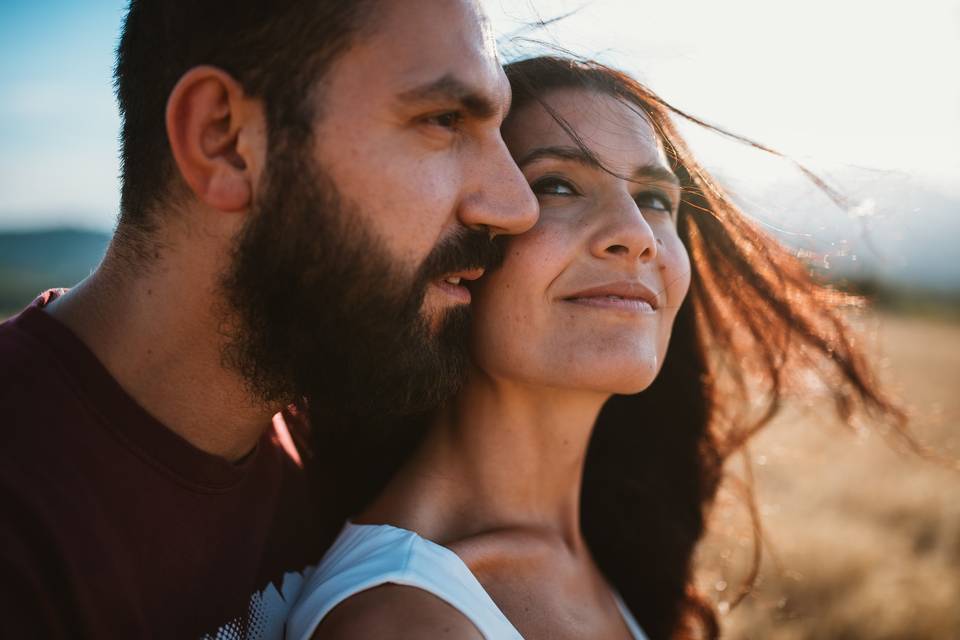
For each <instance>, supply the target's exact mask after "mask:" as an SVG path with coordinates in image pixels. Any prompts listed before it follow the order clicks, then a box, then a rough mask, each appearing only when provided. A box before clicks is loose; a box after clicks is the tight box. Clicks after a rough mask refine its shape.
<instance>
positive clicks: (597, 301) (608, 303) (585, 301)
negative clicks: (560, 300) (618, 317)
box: [564, 296, 656, 313]
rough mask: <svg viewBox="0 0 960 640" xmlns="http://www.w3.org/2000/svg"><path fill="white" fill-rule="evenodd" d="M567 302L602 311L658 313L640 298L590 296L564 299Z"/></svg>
mask: <svg viewBox="0 0 960 640" xmlns="http://www.w3.org/2000/svg"><path fill="white" fill-rule="evenodd" d="M564 301H565V302H571V303H574V304H581V305H585V306H588V307H598V308H600V309H616V310H621V311H633V312H636V313H653V312H654V311H656V309H654V307H653V305H652V304H650V303H649V302H647V301H646V300H641V299H639V298H620V297H618V296H589V297H584V298H581V297H576V298H564Z"/></svg>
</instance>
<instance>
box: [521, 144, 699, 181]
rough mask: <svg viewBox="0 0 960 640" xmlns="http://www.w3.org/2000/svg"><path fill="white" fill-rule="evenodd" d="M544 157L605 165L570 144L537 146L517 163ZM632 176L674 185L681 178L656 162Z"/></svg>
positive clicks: (596, 166) (636, 171) (641, 168)
mask: <svg viewBox="0 0 960 640" xmlns="http://www.w3.org/2000/svg"><path fill="white" fill-rule="evenodd" d="M543 158H554V159H557V160H572V161H573V162H578V163H580V164H583V165H586V166H588V167H591V168H594V169H603V167H602V166H600V164H599V163H598V162H597V159H596V158H594V157H592V156H591V155H590V154H588V153H587V152H586V151H584V150H583V149H581V148H580V147H569V146H555V147H537V148H536V149H533V150H532V151H530V152H528V153H527V154H526V155H524V156H523V157H522V158H520V161H519V162H518V163H517V165H518V166H519V167H520V168H521V169H522V168H523V167H525V166H527V165H528V164H530V163H531V162H534V161H536V160H541V159H543ZM630 178H631V179H633V180H654V181H657V182H667V183H670V184H672V185H676V186H680V180H678V179H677V176H676V175H674V173H673V171H670V169H667V168H666V167H663V166H661V165H656V164H651V165H645V166H642V167H637V168H636V169H635V170H634V171H633V172H632V173H631V174H630Z"/></svg>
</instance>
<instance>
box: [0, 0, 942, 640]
mask: <svg viewBox="0 0 960 640" xmlns="http://www.w3.org/2000/svg"><path fill="white" fill-rule="evenodd" d="M483 1H484V4H485V6H486V8H487V11H488V13H489V15H490V19H491V26H492V28H493V31H494V34H495V35H496V37H497V38H498V40H499V42H500V43H501V48H502V50H503V54H504V57H505V59H508V60H509V59H511V58H512V57H515V56H519V55H524V54H528V53H533V52H536V51H541V50H543V49H545V48H546V49H551V48H555V47H559V48H562V49H564V50H569V51H571V52H573V53H576V54H579V55H584V56H588V57H593V58H598V59H600V60H601V61H603V62H606V63H608V64H611V65H613V66H616V67H619V68H622V69H624V70H626V71H629V72H631V73H633V74H634V75H635V76H637V77H638V78H640V79H641V80H642V81H643V82H645V83H646V84H647V85H648V86H650V87H651V88H652V89H653V90H654V91H655V92H657V93H658V94H659V95H660V96H661V97H663V98H664V99H666V100H667V101H668V102H670V103H671V104H673V105H674V106H676V107H679V108H680V109H682V110H684V111H686V112H688V113H691V114H693V115H696V116H698V117H700V118H702V119H704V120H706V121H708V122H710V123H713V124H716V125H719V126H721V127H724V128H726V129H728V130H730V131H733V132H735V133H738V134H741V135H744V136H747V137H749V138H752V139H754V140H757V141H759V142H761V143H763V144H765V145H767V146H770V147H773V148H775V149H777V150H779V151H781V152H783V153H785V154H788V155H789V156H790V157H791V158H793V159H795V160H797V161H799V162H802V163H803V164H804V165H806V166H807V167H809V168H810V169H812V170H813V171H815V172H816V173H817V174H818V175H820V176H822V177H823V178H825V179H826V180H827V182H828V183H829V184H830V185H831V186H832V187H834V188H836V189H837V190H839V191H840V192H841V193H843V194H844V195H845V196H846V197H847V199H848V201H849V202H848V204H847V206H843V207H840V206H837V205H836V204H835V203H833V202H831V201H830V200H829V199H827V198H826V197H825V196H823V195H822V194H821V193H820V192H818V191H817V190H816V189H815V188H813V187H812V185H810V184H809V182H807V181H806V180H805V179H804V178H803V177H802V175H801V174H800V173H799V172H798V171H797V170H796V169H795V168H794V167H793V166H792V165H791V163H790V162H786V161H783V160H780V159H777V158H775V157H772V156H770V155H768V154H764V153H762V152H759V151H756V150H753V149H750V148H748V147H745V146H744V145H741V144H738V143H736V142H732V141H729V140H726V139H723V138H721V137H720V136H718V135H716V134H714V133H710V132H707V131H704V130H702V129H700V128H698V127H696V126H689V125H686V124H684V123H680V124H681V130H682V131H683V133H684V134H685V135H686V136H687V137H688V140H689V141H690V143H691V146H692V147H693V149H694V150H695V151H696V152H697V153H698V154H699V156H700V157H701V159H702V160H704V161H705V164H706V165H707V166H708V168H710V170H711V171H713V172H714V173H715V175H716V176H718V177H719V178H720V180H721V182H722V183H723V184H724V186H725V187H726V188H727V189H728V190H729V191H730V192H731V193H732V194H733V195H734V197H735V198H736V199H737V200H738V201H739V202H740V203H741V204H742V205H743V207H744V209H745V210H746V211H747V212H748V213H749V215H751V216H753V217H754V218H755V219H756V220H757V221H758V223H760V224H761V225H763V226H764V227H765V228H767V229H768V230H769V231H770V232H771V233H773V234H775V235H776V236H778V237H779V238H780V239H781V240H782V241H784V242H785V243H787V244H788V245H790V246H791V247H794V248H795V249H797V250H798V251H799V252H803V255H805V256H808V257H809V259H810V260H811V267H812V268H815V269H816V270H817V271H818V272H820V273H821V274H822V275H824V276H825V277H827V278H828V279H830V280H831V281H833V282H835V283H836V284H837V286H840V287H844V288H847V289H850V290H854V291H859V292H863V293H866V294H869V295H870V296H871V297H872V298H873V300H874V302H875V306H874V310H873V311H872V312H870V313H868V314H863V315H862V317H859V318H857V322H858V323H859V324H860V325H861V326H862V327H863V329H864V335H865V339H866V340H867V341H868V344H869V345H870V348H871V351H872V353H873V354H874V355H875V360H876V362H877V363H878V364H879V365H881V366H882V370H883V374H884V375H885V376H886V378H887V379H888V381H889V384H890V385H891V386H892V388H893V389H894V390H896V391H897V392H898V393H899V395H900V397H901V398H902V399H903V400H904V402H905V403H906V404H907V405H908V406H909V407H910V410H911V412H912V415H913V429H914V431H915V433H916V434H917V436H918V438H919V439H920V440H922V441H924V442H926V443H928V444H929V445H930V446H932V447H934V448H935V449H936V450H938V451H939V452H941V453H943V454H945V455H947V456H948V457H949V456H953V457H954V458H956V457H957V456H960V444H958V438H957V433H958V430H957V428H958V426H960V393H958V391H960V73H957V70H956V66H957V63H958V61H960V0H914V1H913V2H911V3H908V4H906V3H877V2H869V1H866V0H843V1H841V2H838V1H836V0H808V1H807V2H804V3H774V2H769V1H767V2H764V1H763V0H726V1H725V2H708V1H705V0H703V1H697V0H692V1H689V2H683V3H677V2H662V1H657V0H593V1H592V2H585V1H583V0H580V1H578V2H573V1H565V0H483ZM125 4H126V3H125V2H124V1H123V0H85V1H84V2H79V1H76V0H74V1H67V0H46V1H35V0H34V1H28V0H5V1H4V2H3V3H2V4H0V316H3V317H5V316H7V315H10V314H12V313H15V312H16V311H17V310H18V309H20V308H22V307H23V306H24V305H26V304H28V303H29V302H30V300H31V299H32V298H33V297H35V296H36V294H37V293H39V292H40V291H42V290H43V289H45V288H49V287H52V286H70V285H72V284H74V283H76V282H77V281H79V280H80V279H82V278H83V277H85V276H86V275H87V274H88V273H89V272H90V270H91V269H92V268H93V267H95V266H96V264H97V263H98V261H99V259H100V257H101V256H102V254H103V251H104V249H105V248H106V245H107V242H108V241H109V236H110V233H111V230H112V228H113V225H114V223H115V217H116V213H117V205H118V200H119V187H118V178H117V175H118V171H119V167H118V161H117V157H118V144H117V135H118V131H119V125H120V123H119V117H118V114H117V110H116V105H115V102H114V98H113V93H112V83H111V74H112V65H113V50H114V47H115V45H116V41H117V37H118V31H119V27H120V22H121V19H122V16H123V12H124V7H125ZM557 18H560V19H557ZM555 19H556V20H555ZM751 454H752V464H751V465H750V467H749V469H748V468H747V467H745V466H744V465H743V464H739V463H738V464H734V465H733V466H732V467H731V469H730V473H731V476H732V477H743V476H744V475H745V474H748V473H749V472H752V474H753V475H754V476H755V487H756V491H757V505H758V509H759V514H760V517H761V523H762V526H763V541H764V544H763V556H762V562H761V568H760V574H759V579H758V581H757V584H756V585H755V587H754V589H753V591H752V593H751V594H750V595H749V596H748V597H747V598H746V599H744V600H743V601H742V602H741V603H740V604H739V605H738V606H736V607H733V608H732V609H731V608H730V607H729V603H730V602H732V601H734V600H736V598H737V594H738V592H739V590H740V586H741V584H742V582H743V580H744V579H745V577H746V576H747V574H748V572H749V569H750V566H751V563H752V556H753V545H754V538H753V532H752V528H751V524H750V520H749V517H748V516H749V513H748V512H747V510H746V508H745V506H744V501H743V500H742V497H741V496H740V495H738V492H737V491H735V490H734V488H735V487H736V486H737V485H736V483H731V484H730V485H729V486H728V488H727V490H725V491H724V492H723V493H722V495H721V496H720V499H719V501H718V504H717V507H716V509H715V510H714V522H713V533H712V534H711V535H710V537H709V538H708V540H707V541H706V542H705V543H704V545H703V546H702V548H701V550H700V576H701V578H700V581H701V586H702V588H703V589H704V590H705V591H706V592H708V593H709V594H710V595H711V597H712V598H713V599H714V601H715V603H716V604H717V606H718V608H719V610H720V611H721V613H722V617H721V619H722V622H723V624H724V628H725V630H726V636H727V637H730V638H783V639H790V640H793V639H800V638H851V639H853V638H857V639H863V638H870V639H887V638H889V639H894V638H899V639H905V638H918V639H919V638H923V639H931V638H945V639H946V638H958V637H960V474H958V473H957V472H956V471H950V470H947V469H944V468H942V467H940V466H937V465H935V464H932V463H930V462H926V461H923V460H920V459H919V458H918V457H917V456H914V455H910V454H907V453H903V452H898V451H897V450H896V448H894V447H891V446H890V445H889V443H888V442H886V441H885V439H884V438H882V437H879V436H878V435H877V434H875V433H873V432H872V431H871V430H870V429H867V428H864V429H847V428H844V427H843V426H842V425H838V424H835V420H834V419H833V418H831V417H830V416H829V414H828V412H827V411H826V410H823V408H821V407H820V406H819V405H818V402H817V399H816V398H804V399H803V401H802V402H801V401H800V399H798V400H797V401H796V402H795V403H793V404H792V405H791V406H789V407H787V409H786V410H785V411H784V413H783V415H782V416H780V417H779V418H778V419H777V420H776V422H775V423H774V424H772V425H771V426H770V427H769V428H768V429H767V430H766V431H765V432H764V433H763V434H762V435H761V436H760V437H759V438H758V439H757V441H756V442H755V443H754V445H753V447H752V449H751Z"/></svg>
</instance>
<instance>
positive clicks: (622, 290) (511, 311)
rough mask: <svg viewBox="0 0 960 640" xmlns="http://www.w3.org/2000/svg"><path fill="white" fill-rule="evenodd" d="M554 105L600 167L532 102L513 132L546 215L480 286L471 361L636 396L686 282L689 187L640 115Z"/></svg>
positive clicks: (589, 102) (517, 375)
mask: <svg viewBox="0 0 960 640" xmlns="http://www.w3.org/2000/svg"><path fill="white" fill-rule="evenodd" d="M546 102H547V103H548V104H549V105H550V106H551V107H552V108H553V109H554V110H555V111H556V112H557V114H558V115H559V116H561V117H562V118H563V119H564V120H565V121H566V122H567V123H569V124H570V125H571V126H572V128H573V130H574V131H575V132H576V133H577V134H578V135H579V137H580V138H581V141H582V143H583V144H584V145H585V146H586V147H587V148H589V149H590V150H591V151H592V153H593V154H594V155H595V156H596V158H597V159H598V160H599V161H600V162H601V163H602V165H603V166H602V167H600V166H596V165H595V164H594V163H593V162H592V161H591V160H590V159H589V158H588V157H587V156H586V155H585V154H584V153H583V152H582V151H581V149H580V148H579V147H578V146H577V144H576V143H575V142H574V140H573V139H572V138H571V137H570V136H569V135H568V134H567V133H566V132H565V131H564V130H563V128H561V126H560V125H559V124H557V122H556V121H555V120H554V119H553V118H552V117H551V116H550V114H548V113H547V112H546V111H545V110H544V109H543V107H541V106H540V105H539V104H538V103H536V102H535V101H534V102H532V103H531V104H528V105H526V106H524V107H522V108H520V109H518V110H517V111H515V112H514V113H512V114H511V115H510V117H509V119H508V120H507V122H506V123H505V124H504V128H503V135H504V139H505V140H506V142H507V145H508V147H509V148H510V152H511V153H512V154H513V157H514V159H515V160H516V161H517V164H519V165H520V169H521V170H522V171H523V174H524V176H525V177H526V179H527V181H528V182H529V184H530V186H531V188H532V189H533V192H534V194H536V196H537V199H538V200H539V203H540V220H539V222H538V223H537V224H536V226H535V227H534V228H533V229H532V230H530V231H528V232H526V233H524V234H523V235H520V236H516V237H514V238H512V239H511V240H510V241H509V242H510V243H509V245H508V250H507V254H506V259H505V260H504V263H503V266H502V267H501V268H500V269H498V270H497V271H495V272H493V273H491V274H489V276H488V277H486V278H484V279H483V280H481V281H480V282H478V283H477V285H476V287H475V288H474V290H473V294H474V302H473V312H474V318H475V321H474V325H473V327H474V328H473V340H472V352H473V356H474V362H475V363H476V365H477V366H478V367H479V368H480V369H481V370H482V371H484V372H486V373H487V374H488V375H491V376H493V377H495V378H506V379H512V380H517V381H521V382H525V383H529V384H535V385H546V386H551V387H561V388H571V389H589V390H595V391H601V392H607V393H622V394H628V393H637V392H639V391H641V390H643V389H644V388H646V387H647V386H648V385H649V384H650V383H651V382H653V379H654V377H655V376H656V374H657V372H658V371H659V369H660V366H661V364H662V362H663V357H664V354H665V353H666V349H667V343H668V341H669V338H670V330H671V327H672V325H673V321H674V318H675V317H676V315H677V309H678V308H679V307H680V303H681V302H682V301H683V298H684V296H685V295H686V293H687V289H688V287H689V284H690V262H689V259H688V257H687V252H686V249H685V248H684V246H683V244H682V243H681V242H680V239H679V237H678V236H677V231H676V211H677V206H678V204H679V201H680V189H679V186H678V184H677V180H676V178H675V177H674V175H673V173H672V172H671V170H670V165H669V164H668V162H667V159H666V157H665V154H664V152H663V149H662V148H661V145H660V143H659V141H658V138H657V136H656V134H655V133H654V130H653V128H652V127H651V125H650V123H649V122H648V121H647V119H646V118H645V117H644V116H642V115H638V113H636V111H639V109H635V108H634V109H631V108H630V107H628V106H627V105H625V104H623V103H622V102H620V101H618V100H616V99H615V98H612V97H610V96H607V95H605V94H598V93H594V92H591V91H587V90H579V89H577V90H573V89H571V90H558V91H556V92H553V93H550V94H548V95H547V96H546ZM604 168H606V169H608V170H609V171H610V172H608V171H606V170H604ZM611 172H612V173H613V174H615V175H611ZM626 178H630V179H626Z"/></svg>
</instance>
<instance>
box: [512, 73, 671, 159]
mask: <svg viewBox="0 0 960 640" xmlns="http://www.w3.org/2000/svg"><path fill="white" fill-rule="evenodd" d="M542 99H543V102H545V103H546V104H547V106H548V107H549V108H550V110H552V111H553V114H551V113H550V111H548V110H547V109H546V108H545V107H544V106H543V105H542V104H541V103H540V102H539V101H537V100H531V101H529V102H528V103H526V104H525V105H523V106H522V107H520V108H518V109H515V110H514V111H512V112H511V113H510V116H509V117H508V119H507V121H506V122H505V123H504V126H503V136H504V139H505V141H506V143H507V145H508V146H509V147H510V151H511V153H513V155H514V157H515V158H519V157H523V156H525V155H528V154H529V153H530V152H531V151H532V150H533V149H535V148H537V147H541V146H571V145H577V141H576V140H575V139H574V138H573V136H571V134H570V133H569V132H568V131H566V130H565V129H564V127H563V126H562V125H561V124H560V123H559V122H557V119H556V118H555V117H554V114H555V115H556V116H558V117H559V118H560V119H562V120H563V122H564V124H566V125H568V126H569V127H570V128H571V129H572V130H573V132H575V134H576V136H577V137H578V138H579V139H580V142H581V143H582V144H584V145H585V146H586V147H587V148H588V149H589V150H590V151H591V152H592V153H593V154H595V155H596V156H597V158H598V159H599V160H600V161H601V162H602V163H603V164H604V165H607V166H609V167H610V168H611V169H612V168H614V167H616V166H620V168H622V169H628V170H629V169H632V168H633V167H634V166H637V165H643V166H647V165H653V164H663V165H664V166H668V165H667V162H666V156H665V154H664V152H663V148H662V144H661V142H660V139H659V137H658V136H657V135H656V132H655V131H654V128H653V126H652V125H651V124H650V121H649V119H648V118H647V116H646V114H644V113H643V111H641V110H640V108H639V107H637V106H635V105H633V104H629V103H625V102H624V101H623V100H620V99H618V98H616V97H614V96H611V95H608V94H606V93H601V92H597V91H592V90H588V89H558V90H555V91H552V92H549V93H547V94H546V95H544V96H543V98H542Z"/></svg>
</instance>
